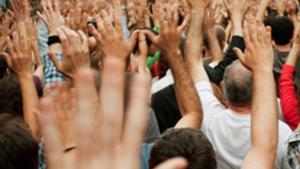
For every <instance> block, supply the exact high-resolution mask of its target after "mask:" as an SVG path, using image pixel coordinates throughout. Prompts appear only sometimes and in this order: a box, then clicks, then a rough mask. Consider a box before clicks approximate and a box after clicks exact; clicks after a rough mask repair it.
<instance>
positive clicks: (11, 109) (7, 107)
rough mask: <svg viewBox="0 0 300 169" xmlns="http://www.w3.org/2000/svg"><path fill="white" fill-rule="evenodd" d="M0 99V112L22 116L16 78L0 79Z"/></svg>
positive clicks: (20, 98)
mask: <svg viewBox="0 0 300 169" xmlns="http://www.w3.org/2000/svg"><path fill="white" fill-rule="evenodd" d="M0 98H1V99H0V112H6V113H10V114H14V115H20V116H22V114H23V108H22V94H21V90H20V87H19V81H18V78H17V77H16V76H13V75H9V76H6V77H4V78H2V79H0Z"/></svg>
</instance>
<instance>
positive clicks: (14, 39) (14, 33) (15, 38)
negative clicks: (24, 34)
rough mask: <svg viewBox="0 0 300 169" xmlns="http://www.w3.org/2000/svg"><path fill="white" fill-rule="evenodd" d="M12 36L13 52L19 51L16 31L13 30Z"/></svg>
mask: <svg viewBox="0 0 300 169" xmlns="http://www.w3.org/2000/svg"><path fill="white" fill-rule="evenodd" d="M12 36H13V38H12V42H13V45H14V51H15V52H17V53H18V52H20V45H19V43H20V41H19V35H18V33H17V32H13V35H12Z"/></svg>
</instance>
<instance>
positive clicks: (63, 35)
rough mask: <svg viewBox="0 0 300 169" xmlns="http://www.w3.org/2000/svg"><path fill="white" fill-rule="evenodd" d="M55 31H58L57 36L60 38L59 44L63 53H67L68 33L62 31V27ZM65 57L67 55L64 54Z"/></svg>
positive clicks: (68, 45) (68, 46)
mask: <svg viewBox="0 0 300 169" xmlns="http://www.w3.org/2000/svg"><path fill="white" fill-rule="evenodd" d="M57 33H58V36H59V39H60V44H61V46H62V49H63V53H67V54H69V48H70V43H69V38H68V35H67V34H66V33H65V32H64V31H63V29H62V28H59V29H58V30H57ZM65 57H67V56H65Z"/></svg>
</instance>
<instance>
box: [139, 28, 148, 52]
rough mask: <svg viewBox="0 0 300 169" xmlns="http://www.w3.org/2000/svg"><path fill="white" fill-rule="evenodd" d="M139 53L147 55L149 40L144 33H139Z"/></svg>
mask: <svg viewBox="0 0 300 169" xmlns="http://www.w3.org/2000/svg"><path fill="white" fill-rule="evenodd" d="M139 51H140V53H147V40H146V36H145V34H144V33H143V32H139Z"/></svg>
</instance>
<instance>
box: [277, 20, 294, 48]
mask: <svg viewBox="0 0 300 169" xmlns="http://www.w3.org/2000/svg"><path fill="white" fill-rule="evenodd" d="M271 27H272V39H273V40H274V42H275V44H277V45H287V44H289V43H290V42H291V40H292V38H293V35H294V29H295V27H294V23H293V21H292V20H291V19H290V18H288V17H286V16H278V17H274V18H273V19H272V21H271Z"/></svg>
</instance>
